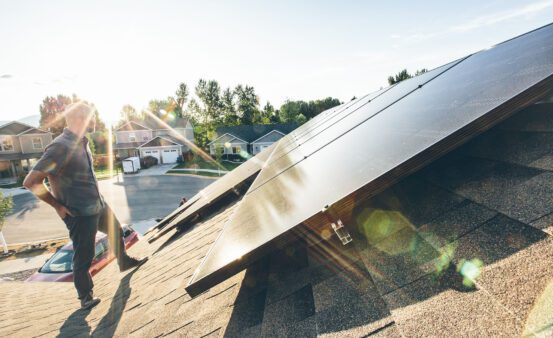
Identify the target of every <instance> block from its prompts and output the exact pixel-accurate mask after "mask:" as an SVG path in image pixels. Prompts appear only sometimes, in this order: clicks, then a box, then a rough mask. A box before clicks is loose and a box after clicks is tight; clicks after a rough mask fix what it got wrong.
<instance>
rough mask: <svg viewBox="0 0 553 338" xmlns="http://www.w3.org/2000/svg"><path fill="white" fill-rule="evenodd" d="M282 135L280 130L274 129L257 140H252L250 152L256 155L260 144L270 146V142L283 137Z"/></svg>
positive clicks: (259, 150)
mask: <svg viewBox="0 0 553 338" xmlns="http://www.w3.org/2000/svg"><path fill="white" fill-rule="evenodd" d="M283 137H284V135H282V134H281V133H280V132H277V131H275V130H273V131H271V132H269V133H267V135H265V136H263V137H261V138H259V139H258V140H257V141H255V142H252V146H251V148H252V150H251V152H252V154H253V155H257V154H259V153H260V152H261V147H262V146H270V145H271V144H273V143H275V142H276V141H278V140H280V139H281V138H283Z"/></svg>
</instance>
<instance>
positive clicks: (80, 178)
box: [33, 128, 104, 216]
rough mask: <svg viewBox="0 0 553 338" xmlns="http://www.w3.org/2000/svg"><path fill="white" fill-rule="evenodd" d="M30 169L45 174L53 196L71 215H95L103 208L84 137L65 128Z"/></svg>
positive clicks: (90, 155)
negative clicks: (79, 136)
mask: <svg viewBox="0 0 553 338" xmlns="http://www.w3.org/2000/svg"><path fill="white" fill-rule="evenodd" d="M33 170H37V171H40V172H43V173H45V174H47V175H48V181H49V182H50V190H51V192H52V195H53V196H54V197H55V198H56V200H57V201H58V202H60V203H61V204H63V205H64V206H65V207H67V208H68V209H69V211H70V212H71V213H72V214H73V215H75V216H90V215H95V214H98V213H100V212H101V211H102V209H103V208H104V200H103V198H102V195H100V191H99V190H98V181H97V180H96V175H95V174H94V170H93V168H92V153H91V152H90V148H89V146H88V139H87V138H86V137H82V138H80V139H79V138H78V137H77V135H75V134H74V133H73V132H71V131H70V130H69V129H67V128H65V129H64V130H63V133H62V134H61V135H60V136H58V137H56V138H55V139H54V141H52V143H50V144H49V145H48V146H47V147H46V149H45V151H44V154H43V155H42V157H41V158H40V160H38V162H37V164H36V165H35V166H34V167H33Z"/></svg>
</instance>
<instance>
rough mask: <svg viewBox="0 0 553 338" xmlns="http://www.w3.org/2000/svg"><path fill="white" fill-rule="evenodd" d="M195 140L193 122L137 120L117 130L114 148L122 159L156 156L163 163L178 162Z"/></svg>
mask: <svg viewBox="0 0 553 338" xmlns="http://www.w3.org/2000/svg"><path fill="white" fill-rule="evenodd" d="M193 142H194V131H193V127H192V123H191V122H190V121H189V120H188V119H185V118H177V119H175V120H174V121H172V122H170V123H167V124H164V123H163V122H160V121H156V120H153V119H147V120H133V121H129V122H127V123H125V124H124V125H122V126H121V127H119V128H118V129H117V130H115V144H114V146H113V150H114V151H115V155H116V156H117V157H118V158H120V159H125V158H127V157H131V156H138V157H141V158H142V157H145V156H153V157H155V158H157V159H158V161H159V163H175V162H177V159H178V158H179V157H180V156H181V155H182V154H183V153H185V152H187V151H188V150H189V149H190V147H189V146H188V145H189V144H190V143H193Z"/></svg>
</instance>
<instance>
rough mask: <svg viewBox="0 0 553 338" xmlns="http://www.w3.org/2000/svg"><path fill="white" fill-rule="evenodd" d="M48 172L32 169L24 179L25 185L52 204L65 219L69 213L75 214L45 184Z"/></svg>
mask: <svg viewBox="0 0 553 338" xmlns="http://www.w3.org/2000/svg"><path fill="white" fill-rule="evenodd" d="M46 176H47V174H46V173H43V172H41V171H36V170H31V172H29V174H28V175H27V177H25V180H24V181H23V186H24V187H25V188H27V189H28V190H29V191H31V192H32V193H33V194H34V195H35V196H36V197H38V198H39V199H41V200H43V201H44V202H46V203H48V204H50V205H51V206H52V207H53V208H54V209H56V212H57V213H58V215H59V216H60V217H61V218H62V219H63V218H65V216H67V215H68V214H69V215H70V216H73V215H72V214H71V212H69V210H67V208H66V207H65V206H63V205H62V204H60V203H59V202H58V201H57V200H56V199H55V198H54V196H53V195H52V193H51V192H50V190H48V188H47V187H46V185H45V184H44V179H45V178H46Z"/></svg>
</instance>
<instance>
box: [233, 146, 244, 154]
mask: <svg viewBox="0 0 553 338" xmlns="http://www.w3.org/2000/svg"><path fill="white" fill-rule="evenodd" d="M241 151H242V147H240V146H234V147H232V153H233V154H240V152H241Z"/></svg>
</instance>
